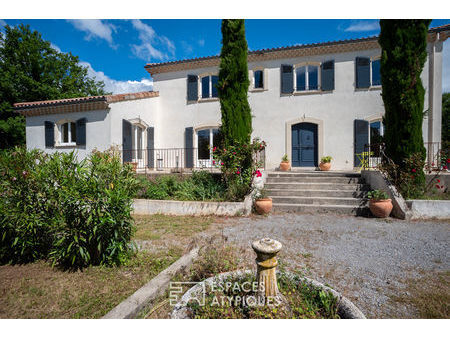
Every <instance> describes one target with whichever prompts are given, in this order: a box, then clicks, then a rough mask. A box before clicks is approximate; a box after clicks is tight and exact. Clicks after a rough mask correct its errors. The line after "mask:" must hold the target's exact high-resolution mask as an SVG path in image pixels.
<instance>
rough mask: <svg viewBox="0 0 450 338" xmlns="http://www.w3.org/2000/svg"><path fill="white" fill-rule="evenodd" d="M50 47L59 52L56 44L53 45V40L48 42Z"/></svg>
mask: <svg viewBox="0 0 450 338" xmlns="http://www.w3.org/2000/svg"><path fill="white" fill-rule="evenodd" d="M50 47H52V48H53V49H55V50H56V51H57V52H58V53H61V48H59V47H58V46H57V45H55V44H54V43H53V42H50Z"/></svg>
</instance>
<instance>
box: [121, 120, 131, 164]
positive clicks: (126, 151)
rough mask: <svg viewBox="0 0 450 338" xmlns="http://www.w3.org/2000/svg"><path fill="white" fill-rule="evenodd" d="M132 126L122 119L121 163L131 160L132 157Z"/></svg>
mask: <svg viewBox="0 0 450 338" xmlns="http://www.w3.org/2000/svg"><path fill="white" fill-rule="evenodd" d="M131 131H132V126H131V123H130V122H128V121H127V120H122V157H123V163H126V162H131V161H132V159H133V149H132V147H133V140H132V135H131V134H132V132H131Z"/></svg>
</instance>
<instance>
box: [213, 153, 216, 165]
mask: <svg viewBox="0 0 450 338" xmlns="http://www.w3.org/2000/svg"><path fill="white" fill-rule="evenodd" d="M213 151H214V150H213ZM213 164H216V161H213Z"/></svg>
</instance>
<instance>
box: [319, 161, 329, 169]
mask: <svg viewBox="0 0 450 338" xmlns="http://www.w3.org/2000/svg"><path fill="white" fill-rule="evenodd" d="M319 168H320V170H321V171H328V170H330V169H331V162H328V163H323V162H320V163H319Z"/></svg>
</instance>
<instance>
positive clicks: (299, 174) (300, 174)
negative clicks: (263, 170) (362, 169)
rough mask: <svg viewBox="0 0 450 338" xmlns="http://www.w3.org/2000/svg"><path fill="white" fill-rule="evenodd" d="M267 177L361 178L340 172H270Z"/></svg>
mask: <svg viewBox="0 0 450 338" xmlns="http://www.w3.org/2000/svg"><path fill="white" fill-rule="evenodd" d="M267 177H361V174H360V173H354V172H339V171H269V172H268V173H267Z"/></svg>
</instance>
